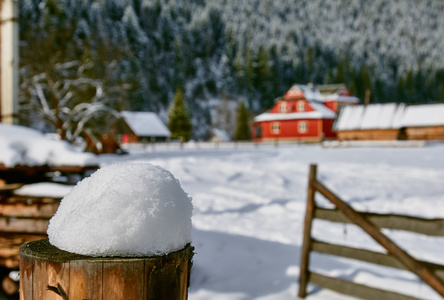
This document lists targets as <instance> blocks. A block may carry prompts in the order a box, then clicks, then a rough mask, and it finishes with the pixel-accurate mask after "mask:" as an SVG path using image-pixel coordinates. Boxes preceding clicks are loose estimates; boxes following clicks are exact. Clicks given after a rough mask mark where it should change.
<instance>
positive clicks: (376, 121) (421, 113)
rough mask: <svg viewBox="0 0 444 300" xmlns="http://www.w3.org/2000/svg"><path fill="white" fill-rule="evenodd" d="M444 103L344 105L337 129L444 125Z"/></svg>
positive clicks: (335, 126) (336, 125)
mask: <svg viewBox="0 0 444 300" xmlns="http://www.w3.org/2000/svg"><path fill="white" fill-rule="evenodd" d="M443 116H444V104H425V105H411V106H406V105H405V104H403V103H399V104H397V103H386V104H371V105H367V106H364V105H357V106H344V107H343V108H342V110H341V111H340V113H339V115H338V118H337V120H336V123H335V125H334V129H335V130H356V129H398V128H402V127H421V126H443V125H444V117H443Z"/></svg>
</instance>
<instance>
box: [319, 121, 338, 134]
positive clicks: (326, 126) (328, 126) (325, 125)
mask: <svg viewBox="0 0 444 300" xmlns="http://www.w3.org/2000/svg"><path fill="white" fill-rule="evenodd" d="M334 121H335V120H333V119H326V120H322V130H323V131H324V138H325V139H335V138H336V137H337V134H336V131H333V130H332V126H333V122H334Z"/></svg>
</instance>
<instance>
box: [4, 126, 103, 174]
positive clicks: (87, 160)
mask: <svg viewBox="0 0 444 300" xmlns="http://www.w3.org/2000/svg"><path fill="white" fill-rule="evenodd" d="M0 164H4V165H5V166H6V167H14V166H16V165H28V166H41V165H50V166H74V165H75V166H89V165H97V164H98V160H97V158H96V157H95V155H93V154H91V153H83V152H79V151H77V150H76V149H75V148H74V147H72V146H71V145H70V144H69V143H68V142H66V141H55V140H51V139H48V138H46V137H45V136H44V135H43V134H42V133H41V132H39V131H37V130H34V129H31V128H27V127H24V126H19V125H8V124H0Z"/></svg>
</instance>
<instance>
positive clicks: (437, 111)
mask: <svg viewBox="0 0 444 300" xmlns="http://www.w3.org/2000/svg"><path fill="white" fill-rule="evenodd" d="M440 125H444V104H425V105H414V106H408V107H407V108H406V110H405V112H404V116H403V118H402V122H401V126H402V127H421V126H440Z"/></svg>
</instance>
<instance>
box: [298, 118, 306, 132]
mask: <svg viewBox="0 0 444 300" xmlns="http://www.w3.org/2000/svg"><path fill="white" fill-rule="evenodd" d="M298 131H299V133H306V132H307V131H308V124H307V122H305V121H300V122H299V123H298Z"/></svg>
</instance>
